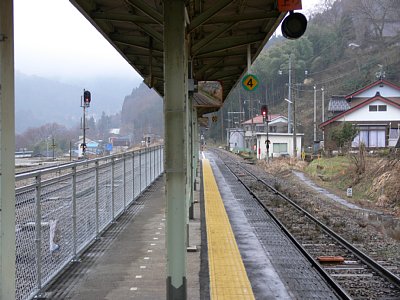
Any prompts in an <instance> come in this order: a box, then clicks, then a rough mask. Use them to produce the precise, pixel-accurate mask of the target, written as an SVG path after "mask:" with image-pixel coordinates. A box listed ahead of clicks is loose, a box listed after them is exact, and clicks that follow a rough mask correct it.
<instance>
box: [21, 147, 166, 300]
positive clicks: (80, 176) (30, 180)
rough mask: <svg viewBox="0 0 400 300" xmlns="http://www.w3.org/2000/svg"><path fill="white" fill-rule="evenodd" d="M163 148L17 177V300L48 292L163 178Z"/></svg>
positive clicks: (28, 173) (83, 162)
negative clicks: (147, 190)
mask: <svg viewBox="0 0 400 300" xmlns="http://www.w3.org/2000/svg"><path fill="white" fill-rule="evenodd" d="M163 168H164V164H163V146H156V147H150V148H146V149H142V150H137V151H133V152H127V153H123V154H119V155H113V156H107V157H104V158H100V159H93V160H85V161H81V162H75V163H70V164H67V165H62V166H60V167H50V168H48V169H41V170H39V171H32V172H27V173H23V174H18V175H17V176H16V178H15V179H16V186H17V188H16V190H15V195H16V295H17V296H16V299H18V300H22V299H31V298H33V297H35V296H40V294H41V291H42V289H43V287H45V286H46V285H48V284H49V283H50V282H51V281H52V279H54V278H55V277H56V276H57V275H58V274H60V272H61V271H63V269H64V268H65V267H66V266H68V264H69V263H71V262H73V261H75V260H77V259H78V258H79V255H80V254H81V253H82V252H83V251H84V250H85V249H87V247H89V246H90V245H91V244H92V243H93V242H94V241H95V240H96V238H97V237H98V236H99V235H100V234H101V233H102V232H103V231H104V230H105V229H106V228H107V227H108V226H109V225H110V224H111V222H113V221H114V220H115V219H116V218H118V217H119V216H120V215H121V214H122V213H123V212H124V211H125V209H126V208H127V207H128V206H129V205H130V204H131V203H132V202H134V201H135V200H136V198H137V197H138V196H139V195H140V194H141V193H142V192H143V191H144V190H145V189H146V188H147V187H148V186H150V185H151V183H152V182H153V181H154V180H156V179H157V177H158V176H159V175H160V174H162V173H163V170H164V169H163Z"/></svg>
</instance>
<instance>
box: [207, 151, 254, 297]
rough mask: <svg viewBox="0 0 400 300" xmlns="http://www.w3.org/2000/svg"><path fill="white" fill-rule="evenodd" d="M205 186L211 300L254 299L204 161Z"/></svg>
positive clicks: (219, 197)
mask: <svg viewBox="0 0 400 300" xmlns="http://www.w3.org/2000/svg"><path fill="white" fill-rule="evenodd" d="M203 185H204V199H205V214H206V226H207V243H208V265H209V273H210V294H211V299H212V300H216V299H218V300H221V299H229V300H233V299H254V295H253V290H252V288H251V284H250V281H249V279H248V277H247V273H246V269H245V268H244V265H243V261H242V257H241V256H240V252H239V249H238V246H237V244H236V240H235V236H234V234H233V231H232V228H231V224H230V223H229V218H228V215H227V214H226V211H225V207H224V203H223V202H222V198H221V195H220V193H219V190H218V186H217V183H216V182H215V178H214V175H213V172H212V170H211V166H210V162H209V161H208V160H207V159H203Z"/></svg>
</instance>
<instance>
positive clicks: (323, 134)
mask: <svg viewBox="0 0 400 300" xmlns="http://www.w3.org/2000/svg"><path fill="white" fill-rule="evenodd" d="M321 91H322V123H324V122H325V90H324V87H322V88H321ZM322 140H323V141H324V142H325V133H324V131H323V130H322Z"/></svg>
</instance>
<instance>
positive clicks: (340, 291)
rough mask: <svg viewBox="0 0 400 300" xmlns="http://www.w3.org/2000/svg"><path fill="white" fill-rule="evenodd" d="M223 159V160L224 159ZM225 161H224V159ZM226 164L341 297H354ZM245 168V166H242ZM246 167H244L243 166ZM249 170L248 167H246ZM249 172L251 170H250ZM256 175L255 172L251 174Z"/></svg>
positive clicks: (347, 299) (348, 298) (348, 299)
mask: <svg viewBox="0 0 400 300" xmlns="http://www.w3.org/2000/svg"><path fill="white" fill-rule="evenodd" d="M222 161H223V160H222ZM223 162H224V161H223ZM224 164H225V166H226V167H227V168H228V169H229V171H230V172H231V173H232V174H233V175H234V176H235V177H236V178H237V180H238V181H239V182H240V183H241V184H242V185H243V186H244V187H245V189H246V190H247V191H248V192H249V193H250V194H251V195H252V196H253V197H254V199H256V201H257V202H258V203H259V204H260V205H261V206H262V207H263V209H264V211H265V212H266V213H267V214H268V215H269V216H270V217H271V218H272V220H273V221H274V222H275V223H276V225H277V226H278V227H279V228H280V229H281V230H282V231H283V232H284V234H285V235H286V236H287V237H288V238H289V239H290V240H291V242H292V243H293V244H294V245H295V246H296V248H297V249H298V250H299V251H300V252H301V253H302V254H303V255H304V256H305V258H306V259H307V260H308V261H309V262H310V263H311V265H312V266H313V267H314V268H315V269H316V271H317V272H318V273H319V274H320V275H321V276H322V278H324V280H326V282H327V283H328V284H329V286H330V287H331V288H332V289H333V291H334V292H335V293H336V294H337V295H338V296H339V297H340V298H341V299H346V300H351V299H353V298H352V297H351V296H350V295H349V294H348V293H347V292H346V291H345V290H344V289H343V288H342V287H341V286H340V285H339V284H338V283H337V282H336V281H335V280H334V279H333V278H332V277H331V276H330V275H329V274H328V273H327V272H326V271H325V270H324V269H323V268H322V267H321V265H320V264H318V262H317V261H316V260H315V259H314V258H313V257H312V256H311V255H310V254H309V253H308V252H307V250H306V249H304V247H303V246H302V245H301V244H300V243H299V242H298V241H297V239H296V238H295V237H294V236H293V235H292V234H291V233H290V232H289V230H288V229H287V228H286V226H285V225H284V224H283V223H282V222H281V221H279V219H278V218H276V217H275V215H274V214H273V213H272V212H271V211H270V210H269V209H268V207H267V206H266V205H265V204H264V203H263V202H262V201H261V199H260V198H258V196H257V195H256V194H254V193H253V191H252V190H251V189H250V188H249V187H248V186H247V185H246V184H245V183H244V182H243V180H242V179H241V178H240V177H239V176H237V175H236V174H235V172H234V171H233V170H232V168H231V167H230V166H228V165H227V164H226V163H225V162H224ZM242 168H243V167H242ZM243 169H244V168H243ZM244 170H245V171H246V172H248V171H247V170H246V169H244ZM248 173H249V172H248ZM250 175H252V176H253V177H254V175H253V174H250Z"/></svg>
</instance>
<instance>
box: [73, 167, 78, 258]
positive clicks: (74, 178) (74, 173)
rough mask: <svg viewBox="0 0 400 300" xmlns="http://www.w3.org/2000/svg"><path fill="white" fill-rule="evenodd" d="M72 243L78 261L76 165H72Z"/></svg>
mask: <svg viewBox="0 0 400 300" xmlns="http://www.w3.org/2000/svg"><path fill="white" fill-rule="evenodd" d="M72 245H73V255H74V256H73V258H72V261H73V262H76V261H78V260H77V257H76V254H77V238H76V166H73V167H72Z"/></svg>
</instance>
